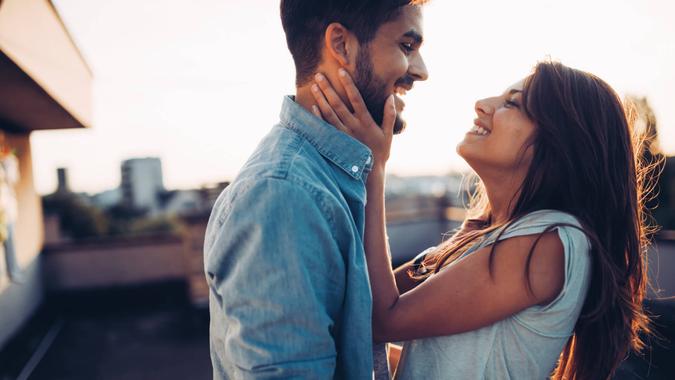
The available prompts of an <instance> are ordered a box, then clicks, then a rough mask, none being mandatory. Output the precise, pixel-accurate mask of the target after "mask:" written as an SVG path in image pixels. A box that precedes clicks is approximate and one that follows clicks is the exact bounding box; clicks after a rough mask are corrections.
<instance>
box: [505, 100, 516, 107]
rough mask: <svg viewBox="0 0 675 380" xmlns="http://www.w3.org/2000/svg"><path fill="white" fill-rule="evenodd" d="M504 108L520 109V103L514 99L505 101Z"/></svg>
mask: <svg viewBox="0 0 675 380" xmlns="http://www.w3.org/2000/svg"><path fill="white" fill-rule="evenodd" d="M504 107H506V108H520V103H518V102H517V101H515V100H512V99H506V100H505V101H504Z"/></svg>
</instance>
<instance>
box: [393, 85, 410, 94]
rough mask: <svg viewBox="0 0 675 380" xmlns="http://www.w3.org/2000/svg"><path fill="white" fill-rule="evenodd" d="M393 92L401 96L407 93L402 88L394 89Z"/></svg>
mask: <svg viewBox="0 0 675 380" xmlns="http://www.w3.org/2000/svg"><path fill="white" fill-rule="evenodd" d="M395 92H396V93H397V94H398V95H401V96H403V95H405V94H406V93H407V92H408V90H406V89H405V88H403V87H396V90H395Z"/></svg>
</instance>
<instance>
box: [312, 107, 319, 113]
mask: <svg viewBox="0 0 675 380" xmlns="http://www.w3.org/2000/svg"><path fill="white" fill-rule="evenodd" d="M312 110H313V111H314V113H315V114H317V115H318V114H319V107H317V106H316V105H313V106H312Z"/></svg>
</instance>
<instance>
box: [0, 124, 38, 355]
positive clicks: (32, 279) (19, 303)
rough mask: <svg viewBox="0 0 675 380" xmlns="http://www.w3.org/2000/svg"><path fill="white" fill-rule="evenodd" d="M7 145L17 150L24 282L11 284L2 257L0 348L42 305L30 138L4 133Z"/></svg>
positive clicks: (20, 256)
mask: <svg viewBox="0 0 675 380" xmlns="http://www.w3.org/2000/svg"><path fill="white" fill-rule="evenodd" d="M4 136H5V144H6V145H7V146H9V147H11V148H13V149H15V150H16V154H17V156H18V159H19V172H20V179H19V182H18V184H17V186H16V187H15V192H16V198H17V202H18V211H19V213H18V217H17V221H16V226H15V235H14V239H15V246H16V256H17V260H18V262H19V266H20V267H21V269H22V277H23V278H22V282H21V283H12V282H10V281H9V278H8V277H7V275H6V273H7V272H6V268H5V257H4V255H0V266H1V269H2V270H0V311H1V314H0V322H1V323H0V347H1V346H2V345H3V344H4V343H5V342H6V341H7V340H8V339H9V338H11V336H12V335H13V334H14V332H15V331H16V330H17V329H18V328H19V327H20V325H21V323H23V321H25V320H26V319H27V318H28V317H29V316H30V315H31V314H32V313H33V311H34V310H35V309H36V308H37V306H38V305H39V304H40V302H41V301H42V280H41V276H40V262H39V256H38V255H39V253H40V250H41V249H42V242H43V239H44V234H43V230H42V207H41V203H40V198H39V196H38V195H37V193H36V192H35V188H34V186H33V162H32V159H31V150H30V141H29V135H28V134H19V135H14V134H9V133H4Z"/></svg>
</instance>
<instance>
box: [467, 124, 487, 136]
mask: <svg viewBox="0 0 675 380" xmlns="http://www.w3.org/2000/svg"><path fill="white" fill-rule="evenodd" d="M471 132H473V133H475V134H478V135H483V136H487V135H489V134H490V131H488V130H487V129H485V128H483V127H480V126H478V125H474V126H473V127H471Z"/></svg>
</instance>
